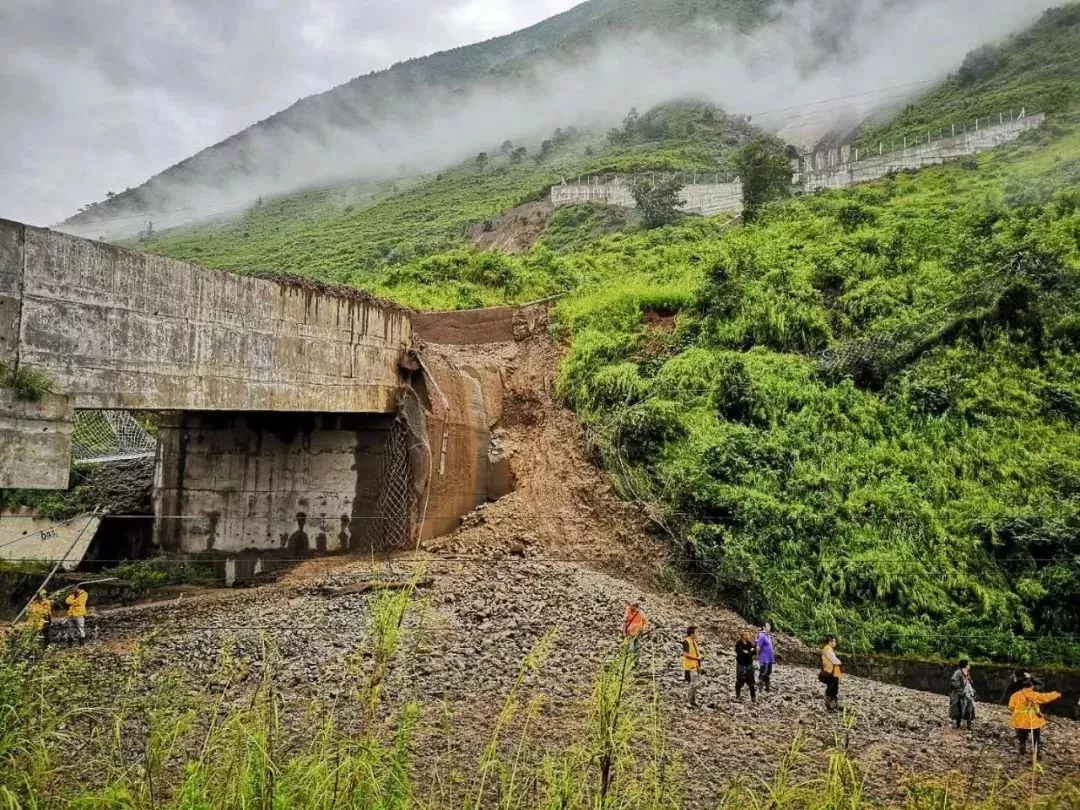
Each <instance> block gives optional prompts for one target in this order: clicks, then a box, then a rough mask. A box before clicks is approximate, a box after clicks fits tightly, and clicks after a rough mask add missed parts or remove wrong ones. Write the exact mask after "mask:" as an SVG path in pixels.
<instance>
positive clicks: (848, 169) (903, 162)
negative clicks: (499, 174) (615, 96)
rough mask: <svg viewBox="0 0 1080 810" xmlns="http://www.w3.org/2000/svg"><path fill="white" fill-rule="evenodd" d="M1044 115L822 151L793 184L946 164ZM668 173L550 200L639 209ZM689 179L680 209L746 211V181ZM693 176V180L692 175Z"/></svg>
mask: <svg viewBox="0 0 1080 810" xmlns="http://www.w3.org/2000/svg"><path fill="white" fill-rule="evenodd" d="M1045 120H1046V116H1044V115H1041V114H1040V115H1021V116H1019V117H1016V118H1014V117H1012V115H1011V114H1010V115H1005V114H1002V115H999V116H996V117H993V116H992V117H990V118H988V119H986V120H982V119H980V121H973V122H971V123H969V124H966V125H963V127H962V128H957V127H953V128H951V129H950V134H949V135H948V136H946V137H939V138H938V139H936V140H935V139H933V138H932V137H931V136H930V135H929V134H928V135H927V140H926V141H925V142H924V143H922V144H912V145H911V146H907V145H904V146H903V147H902V148H900V149H897V150H890V151H889V152H884V151H883V150H884V146H885V145H884V144H881V146H880V149H881V150H882V151H881V153H879V154H870V155H868V154H865V153H863V154H860V153H859V152H858V151H853V150H852V148H851V147H850V146H841V147H838V148H835V149H828V150H822V151H819V152H814V153H811V154H809V155H806V156H804V157H802V158H799V159H797V160H794V161H792V170H793V172H794V174H793V177H792V185H793V187H794V189H795V190H796V191H800V192H806V193H810V192H814V191H820V190H822V189H830V188H848V187H850V186H853V185H855V184H857V183H864V182H868V181H870V180H877V179H879V178H882V177H884V176H885V175H887V174H888V173H889V172H894V171H903V170H908V169H920V168H923V167H925V166H933V165H937V164H940V163H945V162H946V161H949V160H956V159H958V158H963V157H970V156H972V155H977V154H979V153H980V152H985V151H986V150H988V149H994V148H996V147H999V146H1003V145H1004V144H1007V143H1010V142H1011V141H1014V140H1016V139H1017V138H1018V137H1020V135H1021V134H1023V133H1024V132H1027V131H1028V130H1030V129H1034V128H1036V127H1038V126H1041V125H1042V123H1043V122H1044V121H1045ZM958 129H960V131H959V132H958ZM665 177H667V175H665V174H662V173H660V174H652V175H642V176H641V177H640V178H636V177H633V176H627V175H615V174H606V175H593V176H589V177H584V178H578V180H577V181H576V182H575V181H573V180H571V181H569V182H568V181H566V180H563V182H561V183H557V184H556V185H553V186H552V187H551V204H552V206H555V207H558V206H560V205H579V204H582V203H601V204H604V205H617V206H620V207H623V208H634V207H636V203H635V202H634V196H633V194H632V193H631V189H632V187H633V184H634V182H635V181H636V180H638V179H641V180H645V181H647V182H653V181H656V180H662V179H664V178H665ZM679 177H680V179H683V178H685V179H686V180H687V182H686V185H685V186H684V187H683V191H682V206H681V209H682V210H683V211H685V212H686V213H690V214H701V215H703V216H711V215H713V214H717V213H720V212H721V211H730V212H732V213H740V212H741V211H742V183H741V182H739V181H738V180H736V181H735V182H733V183H721V182H719V181H717V182H713V183H704V182H697V179H698V175H696V174H691V173H682V174H681V175H680V176H679ZM691 178H692V179H691Z"/></svg>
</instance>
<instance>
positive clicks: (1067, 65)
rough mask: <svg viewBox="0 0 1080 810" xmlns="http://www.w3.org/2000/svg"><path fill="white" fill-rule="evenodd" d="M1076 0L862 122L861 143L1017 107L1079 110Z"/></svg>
mask: <svg viewBox="0 0 1080 810" xmlns="http://www.w3.org/2000/svg"><path fill="white" fill-rule="evenodd" d="M1078 32H1080V6H1078V5H1076V4H1072V5H1068V6H1063V7H1061V8H1057V9H1052V10H1050V11H1048V12H1046V13H1045V14H1044V15H1043V17H1042V18H1041V19H1040V20H1039V22H1038V23H1036V24H1035V25H1034V26H1032V27H1031V28H1029V29H1028V30H1026V31H1023V32H1021V33H1019V34H1016V35H1014V36H1012V37H1010V38H1008V39H1007V40H1006V41H1005V42H1002V43H1000V44H997V45H987V46H985V47H983V48H980V49H978V50H976V51H973V52H972V53H970V54H969V55H968V56H967V58H966V59H965V60H964V62H963V64H962V65H961V66H960V67H959V69H958V70H957V71H956V72H955V73H953V74H952V75H951V76H950V77H949V78H948V80H946V81H945V82H944V83H942V84H941V85H940V86H938V87H936V88H935V89H934V90H933V91H932V92H930V93H929V94H927V95H926V96H925V97H924V98H921V99H919V101H918V102H917V103H915V104H912V105H910V106H909V107H908V108H907V109H905V110H904V111H903V112H902V113H900V114H899V115H897V116H896V117H895V118H893V119H891V120H889V121H886V122H883V123H880V124H877V125H874V124H868V125H866V126H865V127H864V132H863V134H862V135H861V136H860V145H861V146H862V147H863V148H865V149H873V148H876V147H877V144H878V142H879V141H884V142H886V143H890V142H897V143H899V142H900V141H902V140H903V138H905V137H906V138H908V139H909V140H910V141H911V142H917V141H918V140H919V139H923V140H925V138H926V133H927V131H928V130H932V131H934V132H937V131H938V130H939V129H948V128H949V127H951V125H953V124H957V125H960V124H970V123H971V122H973V121H974V120H975V119H976V118H983V117H984V116H997V115H999V114H1001V113H1003V112H1006V111H1008V110H1014V111H1015V112H1017V113H1019V112H1020V111H1021V110H1023V109H1026V110H1027V111H1028V112H1029V113H1048V114H1053V115H1057V116H1058V117H1059V118H1060V117H1061V116H1063V115H1074V114H1080V93H1078V92H1077V88H1078V86H1080V48H1077V42H1078V41H1080V33H1078Z"/></svg>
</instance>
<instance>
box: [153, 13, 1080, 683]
mask: <svg viewBox="0 0 1080 810" xmlns="http://www.w3.org/2000/svg"><path fill="white" fill-rule="evenodd" d="M1072 8H1075V6H1074V7H1070V9H1067V10H1066V11H1065V12H1054V13H1052V14H1051V16H1050V17H1049V18H1048V19H1051V20H1054V19H1057V20H1058V21H1059V23H1060V21H1061V20H1062V19H1071V17H1069V15H1070V14H1071V13H1072V11H1071V9H1072ZM1054 14H1056V15H1064V16H1057V17H1055V16H1054ZM1046 26H1047V21H1046V20H1044V21H1043V22H1042V23H1040V25H1039V26H1037V27H1036V28H1035V29H1033V30H1036V31H1039V30H1046ZM1050 28H1051V31H1050V33H1052V34H1053V38H1052V41H1053V43H1054V45H1053V49H1050V50H1048V49H1047V48H1045V47H1044V46H1043V40H1040V39H1038V38H1034V39H1033V38H1031V37H1028V36H1027V35H1024V36H1021V37H1020V38H1018V39H1017V40H1016V43H1022V44H1023V47H1021V46H1020V45H1019V44H1016V43H1014V51H1013V52H1011V53H1010V55H1009V58H1008V59H1006V60H1003V61H1001V62H1000V63H999V64H998V65H997V66H996V67H995V69H994V70H993V71H991V72H989V73H987V74H985V75H984V76H983V77H982V78H981V79H980V84H979V85H978V87H975V88H973V89H972V90H970V91H965V92H970V93H971V94H972V95H977V94H978V92H979V87H984V88H985V87H989V86H991V85H993V84H994V83H999V84H1007V83H1008V82H1013V81H1016V82H1021V81H1023V75H1022V73H1015V74H1014V73H1013V72H1012V70H1013V68H1012V67H1011V66H1012V65H1013V60H1014V59H1025V60H1026V59H1029V58H1033V57H1032V56H1031V54H1033V53H1042V54H1043V56H1042V58H1043V59H1044V61H1046V62H1048V63H1049V62H1055V61H1057V62H1060V63H1061V64H1065V63H1067V62H1068V61H1069V60H1070V59H1071V58H1072V54H1073V53H1075V52H1077V51H1080V42H1078V41H1077V27H1076V26H1075V25H1068V26H1066V25H1063V24H1057V25H1052V26H1050ZM1050 41H1051V40H1046V42H1050ZM1070 48H1071V50H1070ZM1010 77H1011V78H1010ZM949 86H951V85H948V86H947V87H946V89H947V88H948V87H949ZM1016 86H1017V87H1018V88H1019V87H1020V84H1017V85H1016ZM1038 86H1045V82H1041V81H1040V82H1039V83H1038ZM1063 86H1064V85H1063ZM942 92H944V91H942ZM957 92H958V93H959V91H957ZM1016 92H1017V94H1018V95H1017V96H1015V99H1016V101H1017V102H1018V103H1017V106H1018V107H1019V106H1021V103H1022V102H1023V93H1022V91H1021V90H1019V89H1018V90H1016ZM956 97H957V98H960V95H957V96H956ZM939 99H940V96H939V95H937V94H931V95H930V96H928V98H927V99H926V101H925V102H924V103H925V104H926V105H928V106H927V110H928V111H926V112H923V107H922V106H921V105H917V106H916V107H914V108H913V109H911V110H908V111H907V112H906V113H905V114H904V116H905V118H906V119H908V120H911V121H919V125H920V126H923V125H925V124H926V123H927V122H937V123H939V125H941V126H944V125H946V124H947V123H948V120H947V119H944V118H939V117H936V116H937V115H938V113H935V112H933V110H934V109H935V105H937V104H938V103H939ZM965 103H968V104H971V105H976V104H980V103H982V102H978V101H975V100H972V101H970V102H965ZM994 103H995V104H997V103H998V102H997V101H995V102H994ZM1031 106H1033V105H1031ZM1051 113H1052V114H1051V116H1050V119H1049V120H1048V122H1047V124H1046V125H1045V126H1044V127H1043V128H1042V129H1040V130H1038V131H1035V132H1032V133H1029V134H1028V135H1025V136H1024V137H1023V138H1022V139H1021V140H1020V141H1018V142H1017V143H1016V144H1014V145H1012V146H1010V147H1007V148H1003V149H1001V150H997V151H995V152H991V153H987V154H985V155H982V156H980V157H979V158H978V159H977V160H971V159H969V160H965V161H962V162H959V163H954V164H950V165H947V166H943V167H939V168H935V169H928V170H925V171H923V172H921V173H918V174H914V175H909V174H899V175H897V176H895V177H892V178H887V179H885V180H882V181H880V182H877V183H873V184H869V185H866V186H865V187H862V188H859V189H854V190H850V191H844V192H830V193H825V194H821V195H817V196H813V197H804V198H798V199H794V200H790V201H787V202H781V203H776V204H774V205H772V206H771V207H768V208H766V210H765V211H764V212H763V215H762V216H761V217H760V219H759V220H758V221H757V222H756V223H755V224H754V225H752V226H748V227H735V226H732V225H730V224H728V223H727V222H726V220H727V218H725V217H717V218H713V219H703V218H687V219H685V220H684V221H682V222H681V223H680V224H677V225H674V226H670V227H667V228H660V229H655V230H651V231H647V230H642V229H641V228H640V226H630V227H629V230H627V231H626V232H623V233H618V234H615V235H611V234H610V233H609V232H610V230H611V229H612V223H615V227H619V226H620V225H619V218H617V217H611V216H609V214H608V212H607V211H606V209H603V208H600V207H597V206H581V207H576V208H570V209H562V210H560V211H557V212H556V213H555V214H554V215H553V217H552V220H551V224H550V226H549V231H548V233H547V234H546V236H545V237H544V238H543V239H542V240H541V242H540V244H539V245H538V246H536V247H535V248H534V249H533V250H532V251H530V252H528V253H525V254H523V255H520V256H514V257H506V256H503V255H501V254H498V253H483V254H481V253H477V252H476V251H473V250H469V249H465V248H462V247H460V246H458V247H453V248H452V249H451V250H449V251H443V252H440V253H435V254H432V253H431V251H433V250H440V249H441V248H442V247H443V246H445V245H455V244H457V245H460V243H461V241H462V240H463V238H464V237H463V235H462V232H461V231H460V230H458V228H459V223H460V222H462V221H464V220H466V219H468V220H470V221H475V220H476V219H479V218H483V217H485V216H490V215H491V214H494V213H497V212H501V211H502V210H505V209H506V208H507V207H508V206H509V205H511V204H512V203H513V202H514V201H515V200H513V199H512V198H513V197H514V195H516V194H519V193H525V192H527V191H528V190H529V189H533V190H537V186H536V185H535V184H537V183H546V182H550V180H549V178H550V176H551V175H553V174H556V173H557V172H559V171H567V173H571V170H572V169H573V167H575V166H581V167H582V170H586V169H587V168H589V166H590V165H592V166H597V167H599V166H609V165H612V163H613V162H614V163H618V164H620V165H638V166H640V165H643V162H646V161H650V160H658V159H660V156H662V155H667V157H668V158H669V159H670V160H671V162H672V163H673V164H679V165H680V166H685V167H691V166H693V165H695V164H696V161H697V160H698V159H699V156H697V155H696V154H694V151H693V150H696V149H699V148H701V144H700V143H697V144H695V137H696V136H693V135H692V136H691V137H690V138H689V140H684V141H683V142H682V143H681V145H678V146H671V144H672V143H678V136H677V135H676V133H675V132H674V131H672V130H669V131H668V132H667V133H661V134H660V135H656V137H663V136H664V135H666V136H667V137H670V138H672V139H673V140H672V141H664V140H660V141H649V140H648V138H650V137H653V136H650V135H648V134H646V133H645V132H644V131H643V130H642V129H641V127H640V120H642V119H637V120H635V121H632V122H631V123H630V125H629V126H628V127H627V128H626V130H625V131H624V132H622V133H616V134H615V135H614V136H613V137H612V138H611V139H609V140H608V143H609V144H610V143H612V142H614V143H615V144H617V149H618V150H621V151H619V152H618V153H607V152H605V153H602V154H601V153H600V152H599V151H598V150H601V149H604V148H606V147H605V146H604V142H603V141H602V140H600V139H597V138H596V137H594V136H588V137H586V138H585V140H582V141H580V142H577V141H575V140H574V139H573V138H571V139H568V140H566V141H564V142H563V143H562V144H561V145H560V146H559V148H558V149H556V150H554V151H553V153H552V156H551V161H550V162H546V163H545V162H541V163H540V164H539V165H534V164H529V163H523V164H515V165H516V168H511V167H510V165H509V164H510V160H511V158H509V157H503V158H491V159H490V160H489V162H488V163H487V164H486V165H484V166H483V167H481V166H480V165H478V164H475V165H473V166H472V167H471V168H470V167H467V166H463V167H459V168H458V169H456V170H455V171H454V172H452V173H448V175H447V176H446V177H444V178H443V179H442V180H424V181H422V182H420V183H419V184H418V185H417V186H416V187H415V188H413V189H411V190H409V191H408V192H401V193H399V194H396V195H391V196H390V197H389V198H387V199H386V200H384V201H380V202H376V203H375V204H373V205H371V206H369V207H368V208H365V209H363V210H359V209H358V210H357V211H356V212H354V214H353V215H352V217H353V218H352V219H349V220H344V219H341V220H339V222H340V225H339V230H337V231H336V232H335V233H329V232H328V229H327V228H326V226H325V224H323V225H322V226H320V227H313V228H308V227H307V226H305V228H304V229H299V230H290V228H291V227H292V226H290V225H289V224H288V223H287V222H278V223H276V224H274V225H270V224H268V225H267V227H268V229H269V228H274V227H280V228H282V235H281V236H280V238H279V237H277V236H274V237H272V238H271V237H267V238H266V239H265V240H259V241H256V242H255V243H254V250H253V252H252V253H251V254H250V255H245V254H243V253H242V252H241V249H240V247H239V245H240V244H242V242H241V241H240V239H239V237H237V235H236V233H235V231H229V233H230V234H232V235H231V236H229V237H228V239H229V240H231V241H227V242H226V243H225V249H224V250H221V249H220V246H215V242H216V240H218V238H219V234H218V233H217V232H211V231H190V232H188V233H187V234H186V235H185V234H177V235H175V236H174V235H170V234H164V235H162V236H161V237H156V238H155V240H152V241H151V243H150V246H151V247H153V248H154V249H158V250H162V251H165V252H169V253H171V254H173V255H183V256H185V257H187V258H195V259H200V260H202V259H204V258H205V256H201V255H199V254H197V253H194V251H195V250H196V248H197V249H199V250H204V251H209V252H210V254H211V255H210V259H211V262H212V263H214V264H215V265H216V266H234V267H245V268H248V269H257V268H258V267H260V266H261V264H262V262H264V261H270V260H271V259H272V258H273V257H274V256H275V255H277V251H278V250H279V249H280V250H281V251H282V253H281V255H283V256H284V257H285V261H288V262H291V263H292V265H293V266H291V267H287V268H286V269H302V268H301V267H300V266H301V265H303V266H306V267H307V268H308V269H309V271H310V272H315V273H327V274H328V277H331V278H334V279H335V280H346V281H352V282H354V283H362V284H370V285H372V286H373V287H374V288H375V289H377V290H378V291H380V292H382V293H384V294H389V295H393V296H396V297H399V298H401V299H403V300H406V301H407V302H409V303H412V304H414V305H419V306H424V305H438V306H462V305H469V304H474V303H494V302H496V301H501V300H515V299H516V300H521V299H522V298H526V297H533V296H535V295H539V294H542V293H545V292H550V291H554V290H556V289H563V288H570V289H571V290H572V292H571V294H570V295H569V296H568V297H567V299H566V300H565V301H564V302H563V303H562V304H561V305H560V307H559V310H558V313H557V319H558V321H559V323H560V333H561V335H562V337H563V339H564V341H565V342H566V344H567V348H568V355H567V357H566V360H565V363H564V367H563V371H562V377H561V382H560V390H561V393H562V395H563V396H564V397H565V398H566V400H567V401H568V402H569V403H570V404H571V405H572V406H573V407H574V408H575V410H576V411H577V412H578V414H579V417H580V418H581V419H582V421H583V422H584V423H585V425H586V426H587V428H588V430H589V433H590V435H591V436H592V438H593V442H594V445H595V449H596V452H597V458H598V459H599V460H600V461H601V462H602V463H604V464H605V465H606V466H607V467H608V468H609V470H611V471H612V472H613V473H615V474H616V476H617V478H618V479H619V481H620V484H621V486H622V487H623V488H624V491H625V493H626V494H628V495H635V496H640V497H647V498H650V499H652V500H655V501H657V502H658V503H659V504H661V505H662V506H663V507H664V509H665V512H666V515H667V522H668V524H669V525H670V526H671V528H672V529H673V531H674V533H675V536H676V538H677V540H678V542H679V544H680V548H681V552H680V554H679V556H680V557H686V558H689V559H690V560H691V561H692V563H691V564H692V567H693V568H694V569H695V573H696V574H697V575H695V576H694V577H693V578H692V581H694V582H697V583H700V582H702V581H705V582H707V583H710V584H709V585H708V588H707V590H708V591H710V592H711V593H712V594H713V595H715V596H717V597H718V598H721V599H723V600H725V601H728V602H730V603H731V604H732V605H733V606H735V607H736V608H738V609H739V610H740V611H741V612H742V613H743V614H744V615H746V616H748V617H752V618H769V619H772V620H773V621H774V622H776V623H778V624H779V625H780V626H781V627H782V628H784V629H785V630H788V631H791V632H794V633H797V634H799V635H800V636H802V637H804V638H808V639H816V637H818V636H820V635H821V634H823V633H825V632H832V631H839V632H840V633H841V634H842V635H843V637H844V643H845V646H846V648H847V649H852V648H860V649H875V650H893V651H897V652H903V653H917V654H937V655H950V656H955V655H961V654H967V655H977V656H988V657H997V658H1002V659H1010V660H1017V659H1028V660H1031V661H1037V662H1050V661H1059V662H1070V663H1074V664H1075V663H1080V642H1078V639H1077V638H1076V627H1077V626H1080V612H1078V609H1077V605H1080V541H1078V540H1077V538H1078V536H1080V534H1078V532H1080V498H1078V496H1080V466H1078V462H1077V458H1078V457H1080V456H1078V452H1077V451H1078V450H1080V360H1078V357H1080V355H1078V353H1077V352H1078V350H1080V324H1078V322H1077V319H1076V316H1075V312H1076V311H1077V305H1078V304H1080V288H1078V285H1077V281H1078V278H1077V276H1078V274H1080V157H1078V156H1080V127H1078V126H1077V125H1076V123H1075V122H1074V121H1073V119H1072V117H1071V113H1070V112H1069V111H1068V110H1066V109H1063V110H1060V111H1059V112H1056V113H1054V112H1053V111H1052V110H1051ZM676 117H678V116H674V117H673V116H672V115H668V116H667V119H668V120H669V121H670V120H675V118H676ZM643 118H648V116H644V117H643ZM693 120H695V121H696V122H698V124H700V122H701V121H703V120H706V116H705V115H704V113H701V114H699V115H697V116H696V118H694V119H693ZM741 137H742V136H741V135H740V136H739V137H737V138H736V144H732V145H731V147H730V148H731V149H735V148H736V145H737V142H738V141H739V139H740V138H741ZM624 140H625V141H626V143H623V141H624ZM712 142H713V143H716V140H715V139H713V140H712ZM720 142H721V143H722V142H723V139H722V138H721V140H720ZM575 144H576V145H575ZM589 148H591V149H592V150H593V154H592V155H587V154H586V150H587V149H589ZM553 149H554V148H553ZM560 150H561V151H560ZM560 155H561V156H562V157H559V156H560ZM500 161H501V163H500ZM558 161H563V162H558ZM590 161H591V163H590ZM545 173H546V174H545ZM447 182H448V183H449V185H447V186H445V187H443V188H440V186H439V184H440V183H447ZM290 204H292V203H290ZM252 216H258V212H255V213H253V214H252ZM334 216H340V215H337V214H335V215H334ZM432 223H437V224H432ZM220 227H223V228H232V227H233V226H220ZM410 232H412V233H415V234H416V236H415V240H414V241H412V242H410V241H409V238H408V236H407V235H408V234H409V233H410ZM211 233H212V234H213V237H212V238H210V234H211ZM252 233H254V231H252ZM605 234H607V235H605ZM349 235H355V238H356V240H357V241H356V244H355V245H353V244H350V242H349V241H348V240H347V238H348V237H349ZM372 235H375V239H374V242H375V243H377V244H380V245H382V246H383V248H382V249H383V250H385V249H386V247H387V246H402V250H403V251H405V250H406V249H407V250H408V251H410V252H408V253H407V255H405V253H404V252H403V258H402V259H401V260H400V261H399V260H398V258H397V256H396V254H393V253H390V252H388V253H385V254H376V255H372V256H367V257H366V258H365V254H363V250H364V249H365V247H364V246H366V245H369V244H372V242H373V240H372ZM272 239H278V240H279V241H278V242H274V241H272ZM425 239H426V240H428V241H426V242H425V241H423V240H425ZM391 250H392V251H393V250H396V248H393V247H392V248H391Z"/></svg>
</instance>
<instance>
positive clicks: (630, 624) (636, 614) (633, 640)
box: [622, 602, 645, 653]
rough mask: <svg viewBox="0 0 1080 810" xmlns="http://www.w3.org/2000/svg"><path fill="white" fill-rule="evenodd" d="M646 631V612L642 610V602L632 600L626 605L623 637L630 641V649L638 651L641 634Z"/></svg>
mask: <svg viewBox="0 0 1080 810" xmlns="http://www.w3.org/2000/svg"><path fill="white" fill-rule="evenodd" d="M644 632H645V614H644V613H643V612H642V610H641V602H631V603H630V604H629V605H627V607H626V618H625V619H623V626H622V634H623V638H624V639H626V640H627V641H629V642H630V651H631V652H635V653H636V652H637V650H638V643H639V642H640V640H641V634H642V633H644Z"/></svg>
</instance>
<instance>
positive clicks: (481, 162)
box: [476, 152, 488, 170]
mask: <svg viewBox="0 0 1080 810" xmlns="http://www.w3.org/2000/svg"><path fill="white" fill-rule="evenodd" d="M487 162H488V153H487V152H481V153H480V154H479V155H477V156H476V168H478V169H481V170H483V168H484V167H485V166H487Z"/></svg>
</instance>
